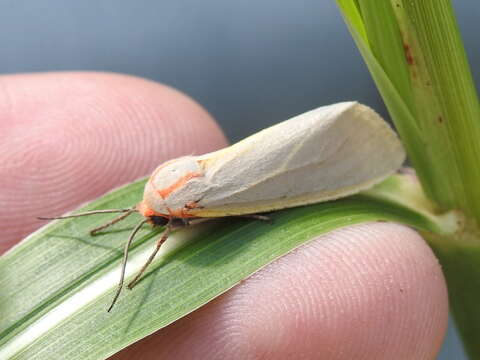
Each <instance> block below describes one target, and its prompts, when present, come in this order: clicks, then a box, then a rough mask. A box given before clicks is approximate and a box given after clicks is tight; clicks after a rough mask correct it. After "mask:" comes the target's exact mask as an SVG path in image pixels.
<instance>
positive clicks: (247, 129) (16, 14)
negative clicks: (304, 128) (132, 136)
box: [0, 0, 480, 360]
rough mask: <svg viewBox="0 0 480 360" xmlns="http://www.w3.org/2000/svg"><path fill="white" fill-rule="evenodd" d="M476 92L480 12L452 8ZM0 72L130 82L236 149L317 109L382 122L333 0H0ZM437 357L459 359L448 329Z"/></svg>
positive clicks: (479, 7)
mask: <svg viewBox="0 0 480 360" xmlns="http://www.w3.org/2000/svg"><path fill="white" fill-rule="evenodd" d="M453 3H454V6H455V9H456V11H457V17H458V21H459V23H460V27H461V30H462V34H463V37H464V41H465V46H466V48H467V53H468V55H469V59H470V63H471V65H472V70H473V73H474V77H475V80H476V83H477V89H478V88H479V87H480V86H478V84H480V69H479V68H480V66H479V65H480V42H479V41H478V32H479V24H478V19H479V18H480V2H478V1H461V0H454V1H453ZM0 49H1V56H0V73H15V72H33V71H58V70H99V71H112V72H120V73H127V74H133V75H137V76H141V77H146V78H149V79H153V80H156V81H159V82H163V83H166V84H169V85H171V86H174V87H176V88H178V89H180V90H182V91H184V92H186V93H188V94H189V95H190V96H192V97H193V98H195V99H196V100H197V101H198V102H200V103H201V104H202V105H203V106H204V107H206V108H207V109H208V110H209V111H210V112H211V113H212V114H213V115H214V116H215V117H216V118H217V119H218V122H219V123H220V124H221V126H222V127H223V129H224V130H225V132H226V134H227V136H228V137H229V138H230V139H231V140H232V141H235V140H239V139H241V138H243V137H245V136H246V135H249V134H251V133H253V132H255V131H257V130H259V129H261V128H263V127H266V126H268V125H270V124H273V123H276V122H278V121H281V120H283V119H286V118H288V117H290V116H291V115H295V114H298V113H301V112H304V111H306V110H309V109H311V108H314V107H317V106H319V105H321V104H328V103H332V102H338V101H342V100H358V101H360V102H363V103H366V104H368V105H370V106H372V107H374V108H375V109H377V110H378V111H380V112H381V113H382V114H384V115H387V114H386V112H385V110H384V108H383V105H382V102H381V99H380V97H379V95H378V93H377V91H376V89H375V86H374V84H373V82H372V80H371V79H370V75H369V73H368V71H367V69H366V67H365V65H364V64H363V61H362V59H361V58H360V56H359V54H358V51H357V49H356V47H355V45H354V43H353V41H352V40H351V38H350V35H349V34H348V32H347V29H346V27H345V25H344V23H343V21H342V19H341V17H340V14H339V12H338V10H337V8H336V6H335V2H334V0H329V1H325V0H303V1H289V0H261V1H252V0H243V1H228V0H210V1H196V0H179V1H154V0H144V1H130V0H128V1H127V0H100V1H99V0H97V1H92V0H90V1H89V0H84V1H65V0H50V1H48V2H47V1H25V0H15V1H14V0H0ZM439 359H442V360H444V359H460V360H461V359H466V357H465V356H464V354H463V351H462V349H461V347H460V345H459V340H458V337H457V336H456V334H455V332H454V331H453V330H452V329H450V330H449V333H448V336H447V339H446V343H445V346H444V348H443V350H442V353H441V355H440V356H439Z"/></svg>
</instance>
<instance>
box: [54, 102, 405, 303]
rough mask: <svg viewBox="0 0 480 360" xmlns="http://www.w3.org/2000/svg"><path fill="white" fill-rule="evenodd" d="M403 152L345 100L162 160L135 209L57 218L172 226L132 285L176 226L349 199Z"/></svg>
mask: <svg viewBox="0 0 480 360" xmlns="http://www.w3.org/2000/svg"><path fill="white" fill-rule="evenodd" d="M404 159H405V152H404V150H403V147H402V145H401V143H400V141H399V139H398V138H397V136H396V134H395V133H394V132H393V130H392V129H391V128H390V127H389V125H388V124H387V123H386V122H385V121H384V120H383V119H382V118H381V117H380V116H379V115H378V114H377V113H375V112H374V111H373V110H372V109H370V108H369V107H367V106H365V105H361V104H359V103H357V102H342V103H337V104H333V105H329V106H323V107H320V108H318V109H315V110H312V111H309V112H306V113H304V114H301V115H298V116H296V117H294V118H292V119H289V120H287V121H284V122H282V123H280V124H277V125H274V126H272V127H269V128H267V129H265V130H262V131H260V132H258V133H256V134H254V135H252V136H250V137H248V138H246V139H244V140H242V141H240V142H238V143H236V144H234V145H232V146H230V147H227V148H225V149H222V150H218V151H215V152H212V153H208V154H205V155H200V156H184V157H180V158H178V159H174V160H170V161H167V162H166V163H164V164H162V165H160V166H159V167H158V168H157V169H156V170H155V171H154V172H153V174H152V175H151V177H150V179H149V180H148V182H147V184H146V185H145V191H144V195H143V200H142V201H141V202H140V203H139V204H138V205H136V206H135V207H133V208H130V209H114V210H98V211H90V212H85V213H80V214H76V215H69V216H64V217H59V218H60V219H63V218H68V217H76V216H84V215H91V214H98V213H108V212H112V213H113V212H121V213H122V214H121V215H120V216H119V217H117V218H115V219H113V220H112V221H110V222H108V223H107V224H105V225H103V226H101V227H99V228H96V229H94V230H92V231H91V233H92V234H94V233H96V232H98V231H99V230H101V229H104V228H106V227H107V226H110V225H112V224H114V223H116V222H118V221H120V220H122V219H124V218H125V217H127V216H128V215H130V214H131V213H133V212H139V213H140V214H141V215H143V216H144V219H143V220H142V221H141V222H140V223H139V224H138V225H137V226H136V227H135V228H134V230H133V232H132V234H131V235H130V237H129V239H128V242H127V244H126V246H125V253H124V260H123V267H122V273H121V278H120V283H119V286H118V290H117V293H116V295H115V298H114V300H113V302H112V304H111V306H110V308H109V309H108V311H110V310H111V308H112V307H113V305H114V303H115V301H116V299H117V298H118V296H119V294H120V291H121V289H122V286H123V280H124V273H125V266H126V262H127V256H128V248H129V246H130V244H131V242H132V241H133V238H134V236H135V234H136V232H137V231H138V230H139V229H140V227H141V226H142V225H143V224H144V223H150V224H152V225H153V226H161V225H166V228H165V231H164V233H163V234H162V236H161V237H160V239H159V240H158V241H157V243H156V246H155V249H154V251H153V253H152V255H151V256H150V258H149V259H148V260H147V261H146V263H145V265H144V266H143V268H142V269H141V270H140V271H139V273H138V274H137V276H136V277H135V278H134V279H133V280H132V281H131V282H130V283H129V284H128V287H129V288H132V287H133V286H134V285H135V284H136V282H137V281H138V279H139V278H140V277H141V275H142V274H143V272H144V271H145V269H146V268H147V266H148V265H149V264H150V263H151V261H152V260H153V258H154V257H155V255H156V254H157V252H158V250H159V249H160V247H161V245H162V244H163V243H164V242H165V241H166V240H167V238H168V235H169V233H170V231H171V230H172V229H173V228H175V227H179V226H185V225H188V224H189V223H190V222H191V221H192V219H199V218H216V217H225V216H245V215H251V216H252V217H257V218H266V217H264V216H262V215H256V214H258V213H264V212H268V211H272V210H278V209H283V208H289V207H294V206H300V205H306V204H311V203H317V202H321V201H327V200H332V199H337V198H341V197H345V196H348V195H351V194H354V193H357V192H359V191H361V190H365V189H368V188H370V187H372V186H373V185H375V184H377V183H379V182H380V181H382V180H383V179H385V178H386V177H387V176H389V175H390V174H392V173H393V172H394V171H396V170H397V169H398V168H399V167H400V166H401V165H402V163H403V161H404Z"/></svg>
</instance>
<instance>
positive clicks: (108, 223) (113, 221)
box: [90, 209, 137, 235]
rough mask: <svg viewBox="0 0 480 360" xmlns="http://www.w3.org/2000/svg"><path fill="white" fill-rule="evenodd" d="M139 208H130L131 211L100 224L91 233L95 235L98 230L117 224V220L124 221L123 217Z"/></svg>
mask: <svg viewBox="0 0 480 360" xmlns="http://www.w3.org/2000/svg"><path fill="white" fill-rule="evenodd" d="M136 211H137V210H136V209H130V210H129V211H126V212H125V213H123V214H121V215H119V216H117V217H116V218H113V219H112V220H110V221H109V222H107V223H105V224H103V225H100V226H98V227H96V228H94V229H92V230H90V235H95V234H96V233H97V232H99V231H100V230H103V229H105V228H107V227H109V226H111V225H113V224H116V223H117V222H119V221H122V220H123V219H125V218H126V217H127V216H129V215H130V214H133V213H134V212H136Z"/></svg>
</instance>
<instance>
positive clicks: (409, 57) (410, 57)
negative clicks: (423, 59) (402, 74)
mask: <svg viewBox="0 0 480 360" xmlns="http://www.w3.org/2000/svg"><path fill="white" fill-rule="evenodd" d="M403 51H405V59H407V63H408V65H413V63H414V61H413V55H412V50H411V49H410V45H408V44H403Z"/></svg>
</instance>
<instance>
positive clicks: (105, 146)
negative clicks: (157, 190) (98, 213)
mask: <svg viewBox="0 0 480 360" xmlns="http://www.w3.org/2000/svg"><path fill="white" fill-rule="evenodd" d="M0 85H1V88H2V90H3V91H2V92H1V95H0V116H2V119H3V120H4V121H2V123H1V126H0V127H1V129H0V130H1V131H2V132H3V133H4V134H9V136H7V137H5V138H4V141H2V144H1V145H0V146H1V149H2V151H1V152H0V161H1V163H2V167H1V168H0V187H1V188H2V189H3V191H2V193H1V194H0V200H1V201H2V204H4V206H3V207H2V209H0V218H1V219H2V223H3V224H5V227H4V228H2V230H3V232H2V239H1V243H0V247H1V249H5V248H7V247H9V246H11V245H12V244H13V243H14V242H16V241H18V240H20V239H21V238H22V237H24V236H25V235H27V234H28V233H30V232H32V231H33V230H34V229H36V228H38V227H39V226H41V225H43V223H42V222H40V221H37V220H36V219H35V218H36V217H37V216H47V217H48V216H58V215H61V214H63V213H65V212H66V211H68V210H71V209H73V208H75V207H77V206H78V205H80V204H82V203H83V202H85V201H87V200H91V199H94V198H96V197H98V196H100V195H102V194H103V193H105V192H107V191H108V190H110V189H112V188H113V187H116V186H119V185H121V184H125V183H128V182H131V181H133V180H135V179H137V178H139V177H141V176H145V175H148V174H149V173H150V172H151V171H152V170H153V169H154V168H155V167H156V166H157V165H159V164H160V163H161V162H163V161H165V160H168V159H170V158H174V157H178V156H180V155H186V154H193V153H195V154H200V153H204V152H209V151H212V150H215V149H217V148H219V147H222V146H224V145H225V144H226V140H225V137H224V135H223V134H222V132H221V130H220V128H219V127H218V125H217V124H216V123H215V121H214V120H213V119H212V118H211V116H210V115H209V114H208V113H207V112H206V111H205V110H204V109H203V108H202V107H201V106H199V105H198V104H197V103H195V102H194V101H193V100H192V99H190V98H189V97H188V96H186V95H185V94H182V93H181V92H179V91H177V90H174V89H172V88H170V87H168V86H165V85H161V84H158V83H155V82H153V81H148V80H144V79H140V78H136V77H133V76H126V75H118V74H106V73H46V74H24V75H13V76H3V77H1V78H0ZM19 214H21V215H19ZM1 249H0V250H1Z"/></svg>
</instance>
